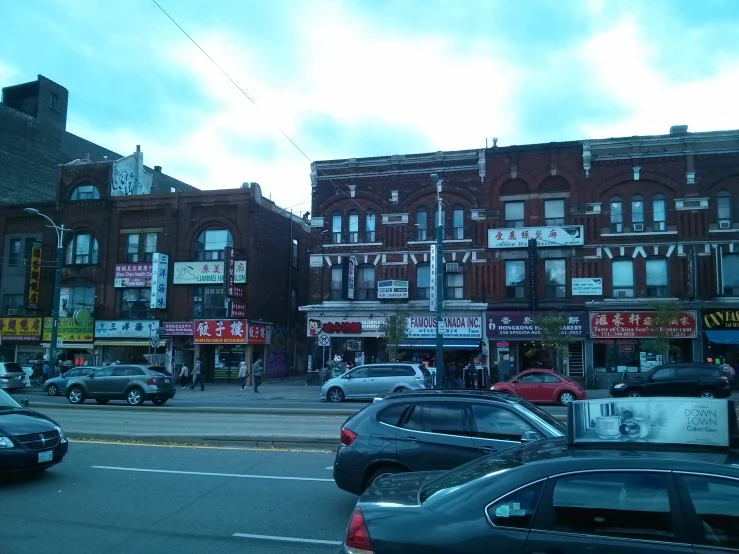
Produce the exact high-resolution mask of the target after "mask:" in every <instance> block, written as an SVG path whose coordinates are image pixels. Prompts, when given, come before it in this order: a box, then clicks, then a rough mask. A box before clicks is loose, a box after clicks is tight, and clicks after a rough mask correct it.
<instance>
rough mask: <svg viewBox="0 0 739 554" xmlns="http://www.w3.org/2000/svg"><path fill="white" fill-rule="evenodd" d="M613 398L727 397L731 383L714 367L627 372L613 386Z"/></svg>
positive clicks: (664, 367)
mask: <svg viewBox="0 0 739 554" xmlns="http://www.w3.org/2000/svg"><path fill="white" fill-rule="evenodd" d="M611 396H614V397H616V398H618V397H623V396H700V397H702V398H727V397H729V396H731V384H730V383H729V380H728V379H727V378H726V377H725V376H724V374H723V373H722V371H721V367H720V366H717V365H714V364H702V363H684V364H666V365H661V366H657V367H654V368H652V369H650V370H649V371H647V372H646V373H625V374H624V380H623V381H619V382H617V383H614V384H613V385H611Z"/></svg>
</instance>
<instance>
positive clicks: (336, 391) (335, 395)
mask: <svg viewBox="0 0 739 554" xmlns="http://www.w3.org/2000/svg"><path fill="white" fill-rule="evenodd" d="M327 396H328V399H329V400H330V401H331V402H343V401H344V391H343V390H341V389H340V388H339V387H334V388H332V389H331V390H329V391H328V395H327Z"/></svg>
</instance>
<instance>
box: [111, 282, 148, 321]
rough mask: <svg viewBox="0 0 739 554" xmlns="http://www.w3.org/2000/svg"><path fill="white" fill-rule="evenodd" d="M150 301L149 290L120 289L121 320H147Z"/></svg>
mask: <svg viewBox="0 0 739 554" xmlns="http://www.w3.org/2000/svg"><path fill="white" fill-rule="evenodd" d="M119 290H121V289H119ZM150 300H151V288H148V289H147V288H143V289H122V290H121V310H120V314H121V319H147V318H148V315H149V301H150Z"/></svg>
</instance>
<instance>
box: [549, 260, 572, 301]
mask: <svg viewBox="0 0 739 554" xmlns="http://www.w3.org/2000/svg"><path fill="white" fill-rule="evenodd" d="M566 266H567V264H566V262H565V260H545V261H544V273H545V275H546V289H545V296H546V297H547V298H564V297H565V296H567V273H566Z"/></svg>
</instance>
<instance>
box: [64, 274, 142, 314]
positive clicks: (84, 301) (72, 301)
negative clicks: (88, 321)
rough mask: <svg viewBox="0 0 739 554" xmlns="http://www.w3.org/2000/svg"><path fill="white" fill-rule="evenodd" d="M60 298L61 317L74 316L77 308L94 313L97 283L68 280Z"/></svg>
mask: <svg viewBox="0 0 739 554" xmlns="http://www.w3.org/2000/svg"><path fill="white" fill-rule="evenodd" d="M147 290H149V289H147ZM59 299H60V306H59V316H60V317H72V316H73V315H74V312H75V311H76V310H87V311H89V312H90V313H91V314H93V315H94V312H95V285H93V284H92V283H90V282H89V281H83V280H77V281H70V282H67V283H65V284H64V285H62V289H61V294H60V295H59Z"/></svg>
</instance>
